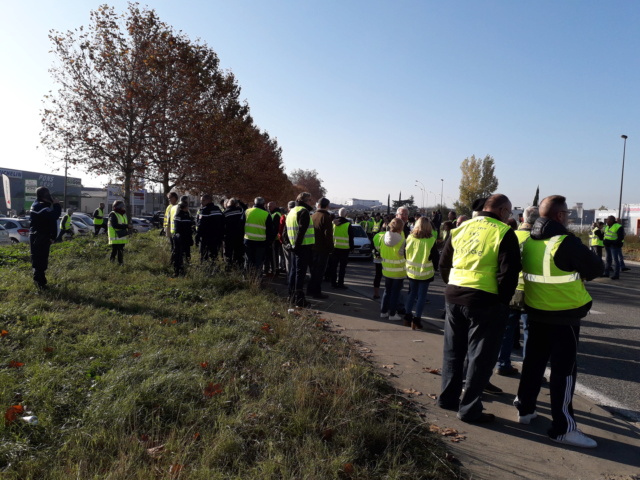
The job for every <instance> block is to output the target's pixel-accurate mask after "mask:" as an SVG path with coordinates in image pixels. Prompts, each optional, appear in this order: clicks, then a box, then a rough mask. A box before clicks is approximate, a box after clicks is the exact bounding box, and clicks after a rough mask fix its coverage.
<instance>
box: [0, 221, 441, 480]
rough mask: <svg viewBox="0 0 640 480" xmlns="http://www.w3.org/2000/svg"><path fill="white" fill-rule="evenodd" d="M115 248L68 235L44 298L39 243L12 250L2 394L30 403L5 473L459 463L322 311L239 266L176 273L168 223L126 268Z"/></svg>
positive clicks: (142, 241) (0, 433)
mask: <svg viewBox="0 0 640 480" xmlns="http://www.w3.org/2000/svg"><path fill="white" fill-rule="evenodd" d="M108 252H109V247H108V246H107V245H106V244H105V243H104V239H101V238H100V239H98V240H94V239H93V238H76V239H74V240H73V241H72V242H66V243H63V244H56V245H53V246H52V252H51V259H50V268H49V271H48V277H49V281H50V290H49V291H47V292H46V293H44V294H40V295H38V294H36V291H35V289H33V288H32V287H31V282H30V266H29V264H28V250H27V249H25V247H24V246H17V248H16V247H15V246H14V247H10V248H7V249H0V258H1V259H2V260H0V262H1V265H2V267H1V268H2V275H1V277H0V292H1V293H2V298H3V300H2V311H1V312H0V329H2V330H3V331H4V332H6V333H4V332H3V336H2V337H1V338H0V366H2V368H0V401H1V402H2V408H4V410H5V411H7V412H9V409H10V407H12V406H15V405H18V406H21V407H23V409H24V414H21V415H18V416H17V417H16V418H13V417H12V416H11V415H9V414H7V415H5V422H4V423H3V424H1V425H0V472H2V478H6V479H68V478H82V479H89V478H100V479H123V478H132V479H152V478H153V479H155V478H189V479H215V478H247V479H257V478H260V479H262V478H319V479H320V478H322V479H325V478H337V479H350V478H354V479H356V478H395V479H400V478H412V479H413V478H450V477H451V476H452V474H451V473H450V468H449V466H446V465H445V466H443V465H442V464H440V463H439V462H438V461H437V459H436V457H434V455H433V452H435V453H436V454H437V455H438V456H439V457H443V456H444V455H442V454H441V452H440V451H439V448H440V447H438V446H437V444H436V442H435V441H434V440H432V436H431V434H430V433H429V432H427V431H426V429H424V428H422V426H421V425H420V424H419V422H418V421H417V419H416V418H415V417H414V416H413V415H412V414H411V412H409V411H407V410H406V409H404V408H403V407H401V406H399V405H398V404H397V402H395V401H394V400H393V396H392V390H391V389H390V387H389V385H388V384H387V383H385V381H384V380H383V379H382V378H381V377H380V376H378V375H377V374H376V373H375V372H374V370H373V369H372V368H371V367H370V366H369V365H367V364H366V363H365V362H363V361H362V360H361V359H360V357H359V356H358V355H356V354H354V353H353V351H352V349H351V347H350V345H349V344H348V343H347V342H346V340H345V339H344V338H343V337H339V336H333V335H331V334H329V333H327V332H325V331H323V328H322V325H320V326H319V325H318V322H317V318H315V317H314V315H313V314H311V313H308V314H303V315H301V316H297V315H289V314H287V313H286V312H287V307H286V306H285V305H284V304H283V303H281V302H279V301H278V300H277V299H274V297H273V294H272V293H269V292H264V291H262V290H260V289H259V288H258V286H257V285H256V282H251V281H245V280H243V279H242V277H241V276H240V275H238V274H233V273H231V274H227V273H217V274H215V275H210V274H209V273H208V272H207V271H206V270H205V269H200V268H199V267H197V266H195V265H194V266H192V267H191V269H190V271H189V273H188V275H187V276H186V277H184V278H178V279H173V278H170V277H169V273H170V268H169V265H168V259H169V256H168V249H167V247H166V244H165V243H164V242H163V241H162V239H161V238H158V237H157V236H156V235H154V234H153V233H149V234H145V235H139V236H136V237H135V238H134V239H133V241H132V242H131V243H130V244H129V245H127V248H126V251H125V266H124V267H123V268H119V267H117V266H114V265H111V264H110V263H109V262H108V261H107V256H108ZM195 263H197V262H195ZM273 313H276V314H275V315H274V314H273ZM12 362H14V363H12ZM18 364H21V365H20V366H16V365H18ZM12 365H13V366H12ZM27 416H29V417H30V416H37V419H38V422H37V423H27V422H26V421H24V420H23V418H22V417H27Z"/></svg>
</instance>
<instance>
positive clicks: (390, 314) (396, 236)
mask: <svg viewBox="0 0 640 480" xmlns="http://www.w3.org/2000/svg"><path fill="white" fill-rule="evenodd" d="M403 229H404V222H403V221H402V219H401V218H394V219H393V220H391V222H390V223H389V231H388V232H386V233H385V234H384V237H383V239H382V243H381V244H380V256H381V258H382V276H383V277H384V293H383V294H382V301H381V302H380V318H388V319H389V320H402V317H401V316H400V315H398V305H399V303H400V292H401V291H402V286H403V283H404V279H405V278H407V270H406V260H405V257H404V251H405V245H406V240H405V237H404V232H403Z"/></svg>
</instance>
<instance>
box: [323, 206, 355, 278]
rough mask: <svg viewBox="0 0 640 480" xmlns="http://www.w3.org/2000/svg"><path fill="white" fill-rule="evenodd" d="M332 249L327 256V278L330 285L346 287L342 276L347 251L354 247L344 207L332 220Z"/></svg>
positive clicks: (345, 265) (346, 259)
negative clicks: (329, 255)
mask: <svg viewBox="0 0 640 480" xmlns="http://www.w3.org/2000/svg"><path fill="white" fill-rule="evenodd" d="M332 229H333V251H332V252H331V257H330V258H329V278H330V280H331V286H332V287H333V288H338V289H342V290H344V289H346V288H347V287H346V286H345V284H344V277H345V275H346V272H347V264H348V263H349V252H351V250H353V248H354V247H355V244H354V236H355V235H354V233H353V229H352V228H351V222H349V220H348V219H347V210H346V208H341V209H340V210H338V218H336V219H334V220H333V225H332Z"/></svg>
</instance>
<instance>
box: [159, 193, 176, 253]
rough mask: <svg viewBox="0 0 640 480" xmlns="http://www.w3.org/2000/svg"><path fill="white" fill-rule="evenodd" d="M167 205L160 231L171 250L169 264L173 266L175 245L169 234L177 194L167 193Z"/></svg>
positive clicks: (171, 227)
mask: <svg viewBox="0 0 640 480" xmlns="http://www.w3.org/2000/svg"><path fill="white" fill-rule="evenodd" d="M167 200H168V201H169V205H167V208H166V209H165V211H164V218H163V220H162V231H163V232H164V234H165V236H166V237H167V240H169V247H170V248H171V264H172V265H173V264H174V260H175V259H174V255H175V245H174V241H173V235H172V233H171V231H172V229H173V216H174V215H175V212H176V209H177V205H178V194H177V193H176V192H169V194H168V195H167Z"/></svg>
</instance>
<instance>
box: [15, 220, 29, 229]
mask: <svg viewBox="0 0 640 480" xmlns="http://www.w3.org/2000/svg"><path fill="white" fill-rule="evenodd" d="M17 223H19V224H20V226H21V227H22V228H29V227H30V226H31V222H30V221H29V220H18V222H17Z"/></svg>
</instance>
